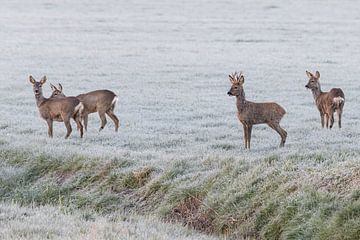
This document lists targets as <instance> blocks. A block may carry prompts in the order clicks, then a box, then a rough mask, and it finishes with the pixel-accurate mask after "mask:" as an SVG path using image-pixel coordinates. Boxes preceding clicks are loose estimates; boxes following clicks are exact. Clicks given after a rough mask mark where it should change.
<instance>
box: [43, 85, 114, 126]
mask: <svg viewBox="0 0 360 240" xmlns="http://www.w3.org/2000/svg"><path fill="white" fill-rule="evenodd" d="M51 89H52V91H53V92H52V94H51V97H50V98H63V97H65V94H64V93H63V91H62V90H63V88H62V86H61V84H59V87H58V88H56V87H55V86H54V85H52V84H51ZM76 98H77V99H79V100H80V101H81V102H82V103H83V104H84V111H83V112H82V118H83V121H84V127H85V130H86V131H87V124H88V115H89V114H90V113H94V112H98V113H99V116H100V119H101V126H100V129H99V131H101V130H102V129H104V127H105V124H106V116H105V114H107V115H108V116H109V117H110V118H111V119H112V120H113V121H114V124H115V131H116V132H117V131H118V128H119V119H118V118H117V116H116V115H115V113H114V108H115V105H116V102H117V101H118V97H117V96H116V94H115V93H113V92H112V91H109V90H96V91H92V92H88V93H84V94H80V95H78V96H76Z"/></svg>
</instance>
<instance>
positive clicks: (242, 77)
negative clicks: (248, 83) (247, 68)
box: [239, 75, 245, 84]
mask: <svg viewBox="0 0 360 240" xmlns="http://www.w3.org/2000/svg"><path fill="white" fill-rule="evenodd" d="M239 81H240V83H241V84H244V82H245V78H244V76H243V75H241V76H240V78H239Z"/></svg>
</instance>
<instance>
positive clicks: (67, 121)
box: [63, 117, 72, 139]
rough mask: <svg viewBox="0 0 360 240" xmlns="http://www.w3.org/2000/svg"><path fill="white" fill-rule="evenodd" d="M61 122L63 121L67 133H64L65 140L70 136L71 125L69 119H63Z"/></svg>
mask: <svg viewBox="0 0 360 240" xmlns="http://www.w3.org/2000/svg"><path fill="white" fill-rule="evenodd" d="M63 120H64V124H65V127H66V129H67V133H66V136H65V139H67V138H68V137H69V136H70V134H71V131H72V129H71V124H70V118H69V117H68V118H63Z"/></svg>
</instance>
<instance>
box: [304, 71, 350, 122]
mask: <svg viewBox="0 0 360 240" xmlns="http://www.w3.org/2000/svg"><path fill="white" fill-rule="evenodd" d="M306 75H307V76H308V77H309V82H308V83H307V84H306V85H305V87H306V88H308V89H311V91H312V93H313V96H314V99H315V104H316V106H317V108H318V109H319V112H320V118H321V126H322V127H323V128H324V125H326V128H329V119H330V129H331V128H332V127H333V125H334V112H335V111H336V112H337V114H338V120H339V128H341V115H342V112H343V108H344V104H345V95H344V92H343V91H342V90H341V88H333V89H331V90H330V92H323V91H321V88H320V81H319V79H320V73H319V72H318V71H316V73H315V75H314V74H312V73H311V72H308V71H306Z"/></svg>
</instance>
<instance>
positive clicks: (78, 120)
mask: <svg viewBox="0 0 360 240" xmlns="http://www.w3.org/2000/svg"><path fill="white" fill-rule="evenodd" d="M74 120H75V122H76V125H77V129H78V130H80V137H81V138H82V137H83V135H84V128H83V125H82V124H81V118H80V116H79V115H77V116H76V117H75V118H74Z"/></svg>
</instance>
